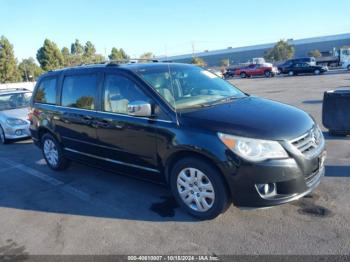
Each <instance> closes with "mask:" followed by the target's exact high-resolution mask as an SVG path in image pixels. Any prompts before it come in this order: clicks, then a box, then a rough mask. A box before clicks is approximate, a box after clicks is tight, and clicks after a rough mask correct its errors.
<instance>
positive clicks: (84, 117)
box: [83, 115, 94, 121]
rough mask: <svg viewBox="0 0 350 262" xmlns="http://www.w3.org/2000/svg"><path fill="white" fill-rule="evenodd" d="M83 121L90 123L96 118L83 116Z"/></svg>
mask: <svg viewBox="0 0 350 262" xmlns="http://www.w3.org/2000/svg"><path fill="white" fill-rule="evenodd" d="M83 119H84V120H88V121H91V120H93V119H94V118H93V117H92V116H86V115H85V116H83Z"/></svg>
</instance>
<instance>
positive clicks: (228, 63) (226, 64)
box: [220, 58, 230, 67]
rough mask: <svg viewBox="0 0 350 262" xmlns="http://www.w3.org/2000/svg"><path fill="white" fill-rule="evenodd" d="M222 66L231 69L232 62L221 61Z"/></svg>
mask: <svg viewBox="0 0 350 262" xmlns="http://www.w3.org/2000/svg"><path fill="white" fill-rule="evenodd" d="M220 65H221V66H223V67H229V66H230V60H229V59H227V58H226V59H222V60H221V61H220Z"/></svg>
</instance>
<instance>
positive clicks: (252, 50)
mask: <svg viewBox="0 0 350 262" xmlns="http://www.w3.org/2000/svg"><path fill="white" fill-rule="evenodd" d="M288 43H289V44H291V45H293V46H294V48H295V55H294V56H295V57H305V56H308V52H309V51H311V50H315V49H318V50H319V51H320V52H321V53H323V54H325V53H327V52H330V51H332V50H333V49H339V48H341V47H343V46H350V33H349V34H339V35H331V36H322V37H313V38H305V39H299V40H293V39H289V40H288ZM274 45H275V43H270V44H262V45H254V46H247V47H236V48H231V47H229V48H226V49H220V50H213V51H205V52H199V53H194V56H196V57H200V58H202V59H204V60H205V62H206V63H207V65H208V66H219V65H220V63H221V61H222V60H223V59H229V61H230V64H238V63H245V62H247V61H249V60H250V59H252V58H255V57H263V56H264V55H265V53H266V52H267V51H268V50H269V49H271V48H273V46H274ZM192 57H193V54H185V55H177V56H170V57H167V58H166V59H167V60H171V61H174V62H182V63H189V62H190V61H191V59H192Z"/></svg>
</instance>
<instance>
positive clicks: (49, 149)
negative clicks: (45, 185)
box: [43, 139, 58, 166]
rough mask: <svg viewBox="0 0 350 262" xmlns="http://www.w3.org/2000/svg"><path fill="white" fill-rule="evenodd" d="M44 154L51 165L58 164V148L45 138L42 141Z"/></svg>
mask: <svg viewBox="0 0 350 262" xmlns="http://www.w3.org/2000/svg"><path fill="white" fill-rule="evenodd" d="M43 149H44V155H45V158H46V160H47V161H48V162H49V164H50V165H51V166H57V164H58V150H57V148H56V145H55V143H54V142H53V141H52V140H50V139H46V140H45V142H44V147H43Z"/></svg>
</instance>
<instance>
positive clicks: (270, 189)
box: [256, 183, 276, 196]
mask: <svg viewBox="0 0 350 262" xmlns="http://www.w3.org/2000/svg"><path fill="white" fill-rule="evenodd" d="M256 188H257V190H258V192H259V194H260V195H262V196H270V195H275V194H276V183H268V184H257V185H256Z"/></svg>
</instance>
